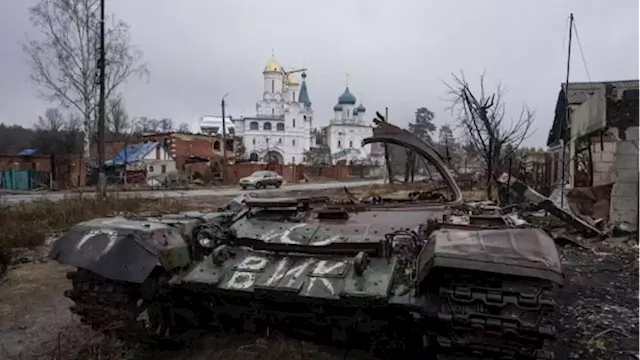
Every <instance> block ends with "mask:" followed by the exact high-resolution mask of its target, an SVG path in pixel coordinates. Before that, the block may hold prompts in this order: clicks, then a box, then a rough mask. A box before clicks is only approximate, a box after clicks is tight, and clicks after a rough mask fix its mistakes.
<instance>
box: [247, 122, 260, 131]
mask: <svg viewBox="0 0 640 360" xmlns="http://www.w3.org/2000/svg"><path fill="white" fill-rule="evenodd" d="M259 129H260V125H258V122H257V121H252V122H250V123H249V130H259Z"/></svg>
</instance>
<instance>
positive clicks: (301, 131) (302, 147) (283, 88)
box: [233, 58, 313, 164]
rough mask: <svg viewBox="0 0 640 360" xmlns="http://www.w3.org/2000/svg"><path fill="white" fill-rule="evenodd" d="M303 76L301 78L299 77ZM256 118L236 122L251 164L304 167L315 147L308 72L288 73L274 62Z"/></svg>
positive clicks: (266, 73)
mask: <svg viewBox="0 0 640 360" xmlns="http://www.w3.org/2000/svg"><path fill="white" fill-rule="evenodd" d="M298 74H300V78H299V77H298ZM262 75H263V81H264V90H263V93H262V99H261V100H259V101H258V102H257V103H256V115H255V116H253V117H242V118H239V119H234V120H233V127H234V130H235V134H236V135H237V136H241V137H242V139H243V143H244V147H245V156H246V157H247V158H248V159H249V160H250V161H260V162H262V161H264V162H272V163H277V164H300V163H302V162H303V161H304V154H305V152H306V151H308V150H309V148H310V147H311V145H312V144H311V128H312V124H313V110H312V109H311V101H310V99H309V93H308V90H307V84H306V78H307V74H306V72H305V71H304V69H300V70H288V71H287V70H285V69H284V68H283V67H282V66H280V64H279V63H278V62H277V61H276V60H275V59H274V58H272V59H271V60H269V62H268V63H267V65H266V66H265V67H264V70H263V71H262Z"/></svg>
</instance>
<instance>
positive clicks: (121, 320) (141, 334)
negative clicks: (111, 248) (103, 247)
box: [64, 269, 188, 345]
mask: <svg viewBox="0 0 640 360" xmlns="http://www.w3.org/2000/svg"><path fill="white" fill-rule="evenodd" d="M67 278H68V279H69V280H71V282H72V284H73V288H72V289H71V290H66V291H65V293H64V296H65V297H67V298H69V299H71V300H73V301H74V303H75V304H74V305H73V306H71V307H70V310H71V312H72V313H74V314H76V315H78V316H79V317H80V320H81V322H82V323H84V324H87V325H89V326H91V327H92V328H93V329H94V330H96V331H99V332H103V333H106V334H112V335H115V336H117V337H119V338H121V339H124V340H129V341H135V342H140V343H144V344H150V345H151V344H154V345H155V344H158V343H159V342H165V343H166V344H167V345H177V344H179V342H180V341H182V340H184V339H183V338H182V337H179V336H178V337H177V336H174V334H184V333H185V331H184V330H186V329H188V328H187V327H185V328H181V327H180V328H179V324H184V323H181V321H178V316H176V315H177V314H176V313H175V312H174V311H175V310H176V309H184V308H181V307H179V304H174V303H172V302H171V301H169V297H168V296H158V293H155V292H153V289H152V290H151V291H149V289H145V286H144V285H145V284H143V286H140V285H139V284H132V283H126V282H119V281H113V280H109V279H105V278H103V277H101V276H98V275H96V274H94V273H92V272H90V271H87V270H83V269H78V270H77V271H73V272H69V273H67ZM145 292H147V293H146V294H145ZM154 297H156V299H154ZM180 319H181V320H183V319H185V317H180ZM187 326H188V325H187Z"/></svg>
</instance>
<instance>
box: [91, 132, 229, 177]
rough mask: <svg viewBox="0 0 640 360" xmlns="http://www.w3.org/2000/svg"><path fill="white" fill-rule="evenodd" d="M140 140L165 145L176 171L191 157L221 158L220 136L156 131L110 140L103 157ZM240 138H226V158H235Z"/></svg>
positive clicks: (93, 152) (95, 155)
mask: <svg viewBox="0 0 640 360" xmlns="http://www.w3.org/2000/svg"><path fill="white" fill-rule="evenodd" d="M141 141H157V142H159V143H160V144H163V145H164V146H166V147H167V151H168V152H169V155H171V157H173V158H174V159H175V160H176V168H177V169H178V171H182V170H184V164H185V163H187V162H188V160H189V159H191V158H200V159H216V160H217V159H220V158H222V137H220V136H210V135H203V134H183V133H175V132H169V133H156V134H146V135H140V136H138V137H136V138H135V139H131V140H129V141H127V142H126V143H125V142H124V141H116V142H110V143H107V144H106V149H105V157H106V158H107V159H109V158H110V157H113V156H114V155H115V154H116V153H117V152H118V151H120V150H121V149H123V148H124V147H125V145H126V144H127V143H128V144H132V143H137V142H141ZM239 141H240V140H238V139H227V148H226V150H227V151H226V152H227V159H229V160H230V161H232V160H234V159H235V152H234V149H235V147H236V145H237V144H238V142H239ZM91 155H92V157H97V151H96V148H95V146H92V149H91Z"/></svg>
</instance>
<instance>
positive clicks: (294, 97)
mask: <svg viewBox="0 0 640 360" xmlns="http://www.w3.org/2000/svg"><path fill="white" fill-rule="evenodd" d="M293 101H296V92H295V91H294V92H293Z"/></svg>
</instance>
